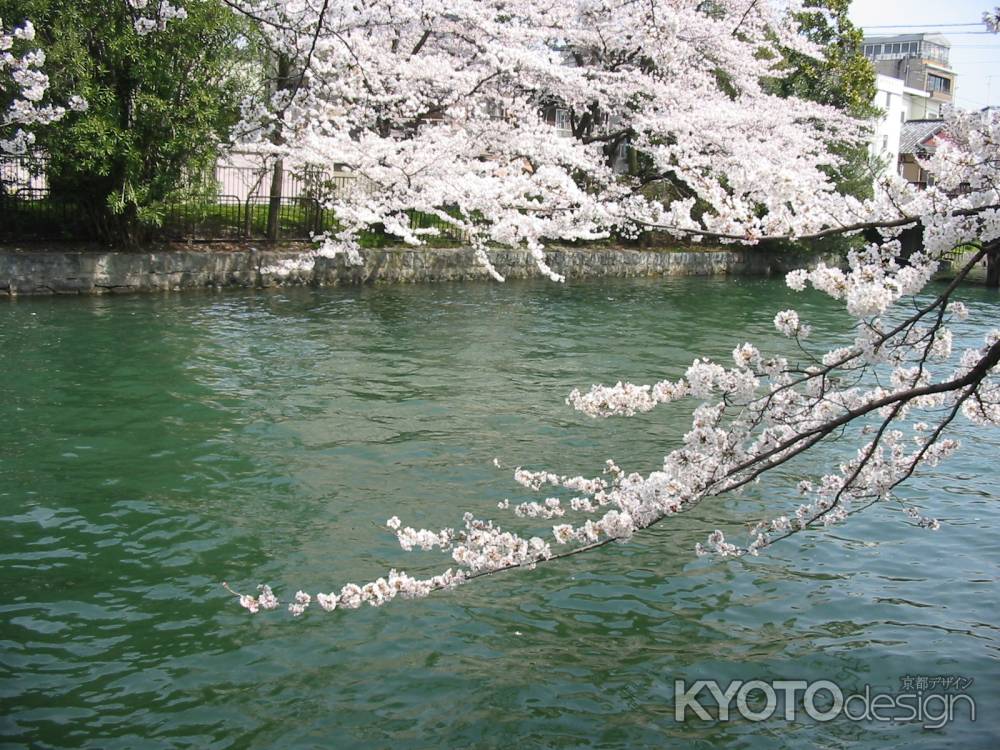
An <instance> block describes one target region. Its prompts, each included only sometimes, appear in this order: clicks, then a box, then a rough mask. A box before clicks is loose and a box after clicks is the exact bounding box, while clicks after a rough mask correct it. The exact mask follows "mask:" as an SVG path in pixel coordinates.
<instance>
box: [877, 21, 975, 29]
mask: <svg viewBox="0 0 1000 750" xmlns="http://www.w3.org/2000/svg"><path fill="white" fill-rule="evenodd" d="M982 25H983V22H982V21H975V22H973V23H911V24H905V23H893V24H889V25H888V26H862V28H865V29H920V28H924V27H925V26H933V27H934V28H936V29H943V28H954V27H958V26H982Z"/></svg>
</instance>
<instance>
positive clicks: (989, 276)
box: [986, 250, 1000, 289]
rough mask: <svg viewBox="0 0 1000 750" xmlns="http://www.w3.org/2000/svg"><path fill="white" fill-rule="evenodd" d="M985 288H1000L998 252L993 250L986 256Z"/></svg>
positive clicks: (999, 256)
mask: <svg viewBox="0 0 1000 750" xmlns="http://www.w3.org/2000/svg"><path fill="white" fill-rule="evenodd" d="M986 286H987V287H989V288H990V289H998V288H1000V250H994V251H993V252H992V253H990V254H989V255H987V256H986Z"/></svg>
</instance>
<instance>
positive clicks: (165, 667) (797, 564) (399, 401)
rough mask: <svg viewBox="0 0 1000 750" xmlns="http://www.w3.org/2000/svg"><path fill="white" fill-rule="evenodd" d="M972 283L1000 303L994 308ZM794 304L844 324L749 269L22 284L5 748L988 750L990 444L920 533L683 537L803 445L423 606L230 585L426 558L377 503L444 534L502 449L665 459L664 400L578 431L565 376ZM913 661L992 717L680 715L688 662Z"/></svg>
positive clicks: (713, 334) (8, 331)
mask: <svg viewBox="0 0 1000 750" xmlns="http://www.w3.org/2000/svg"><path fill="white" fill-rule="evenodd" d="M969 295H970V297H971V300H970V306H971V307H972V308H973V312H974V313H976V312H978V313H981V314H982V313H985V314H986V315H992V317H993V319H994V320H995V319H996V312H997V309H998V301H997V299H996V297H995V296H994V295H991V294H989V293H987V292H985V291H983V290H970V291H969ZM792 305H795V306H796V307H798V309H799V310H800V311H801V312H803V314H804V316H805V317H807V318H809V319H810V320H811V321H812V322H813V323H814V325H815V326H816V329H817V334H818V335H819V336H822V331H823V329H824V328H825V329H833V328H835V327H836V326H837V325H840V324H842V323H843V322H844V318H843V316H842V315H841V314H840V313H839V312H838V311H836V310H835V309H834V308H833V307H832V306H831V305H830V304H828V303H827V302H826V301H824V300H823V299H822V298H820V297H818V296H808V295H805V296H802V295H793V294H792V293H791V292H789V291H788V290H786V289H784V288H783V286H782V285H781V284H779V283H778V282H775V281H756V280H755V281H749V280H740V281H736V280H702V279H693V280H677V281H604V282H593V283H577V284H570V285H567V286H557V285H552V284H547V283H511V284H507V285H503V286H500V285H490V284H456V285H440V286H420V287H402V286H401V287H391V288H361V289H337V290H294V291H283V292H275V293H234V294H221V295H198V294H191V295H185V296H179V297H134V298H119V299H99V298H98V299H84V298H81V299H38V300H19V301H17V302H16V303H12V304H10V305H9V306H7V307H6V309H5V310H4V312H3V315H4V316H5V321H4V325H3V326H2V327H0V348H2V351H3V358H2V360H0V361H2V365H0V367H2V377H0V410H2V411H0V416H2V420H3V421H2V424H3V426H4V440H3V450H2V452H0V470H2V472H3V479H4V481H3V483H2V485H0V516H2V523H0V559H2V560H3V566H2V567H0V582H2V586H3V589H2V590H3V592H4V596H3V599H2V602H0V701H2V710H0V717H2V718H0V737H2V738H3V740H4V741H5V742H6V743H7V744H4V743H3V742H0V746H3V747H19V746H24V747H28V746H30V747H57V748H63V747H96V748H134V747H143V748H146V747H152V748H157V747H163V748H168V747H198V748H216V747H218V748H243V747H252V748H271V747H283V748H307V747H337V748H348V747H358V748H368V747H386V746H389V745H390V744H392V745H393V746H399V747H428V746H439V747H471V746H475V747H501V746H502V747H509V746H525V747H581V746H584V747H644V746H657V747H666V746H672V745H676V744H678V743H680V744H681V745H682V746H704V747H719V746H723V745H725V746H730V745H731V746H735V747H762V748H763V747H768V748H770V747H775V746H779V747H800V746H813V745H819V746H830V747H842V746H847V745H850V746H852V747H853V746H863V747H868V746H878V747H886V746H888V747H897V746H898V747H903V746H911V745H917V746H922V747H928V748H931V747H940V746H943V745H958V744H962V745H965V746H968V747H989V746H990V739H991V737H994V736H995V735H996V733H997V732H998V731H1000V722H998V721H997V719H996V717H995V715H994V714H995V712H993V711H992V702H993V699H994V698H995V697H996V696H997V695H998V688H1000V669H998V664H1000V661H998V656H1000V654H998V645H1000V633H998V632H997V627H998V626H997V623H996V617H995V612H996V608H997V607H996V605H997V593H996V577H997V567H996V566H997V560H998V559H1000V554H998V552H1000V550H998V542H997V539H998V535H997V533H996V532H997V528H998V525H1000V514H998V511H997V506H996V495H995V492H994V489H993V487H994V484H993V481H992V477H991V476H990V473H989V468H991V467H992V462H993V461H995V457H996V455H997V447H998V445H1000V438H998V436H997V435H996V434H995V433H994V434H988V433H982V434H979V435H978V436H976V437H975V438H974V439H972V440H969V441H968V450H966V451H965V452H963V453H962V454H961V455H960V456H959V457H957V458H956V459H955V460H953V461H951V462H950V463H948V464H945V465H943V466H941V467H939V468H938V469H936V470H935V474H934V475H931V476H928V477H926V478H924V479H921V480H920V481H917V482H915V483H914V484H913V485H912V486H911V488H910V489H909V490H908V492H909V497H911V498H912V500H913V501H914V502H915V503H918V504H920V505H923V506H925V507H926V508H927V509H928V511H929V512H930V513H931V514H932V515H935V516H937V517H939V518H941V519H942V521H943V522H945V526H944V528H943V529H942V531H940V532H938V533H936V534H932V533H920V534H914V533H913V531H912V530H910V529H909V528H908V527H906V526H905V525H904V524H902V523H901V522H900V519H899V514H898V513H894V512H890V511H888V510H881V509H874V510H873V512H871V513H869V514H867V515H866V516H864V517H861V518H858V519H856V520H855V521H853V522H851V523H850V524H848V525H846V526H843V527H840V528H837V529H835V530H833V531H832V532H831V533H828V534H816V535H811V536H808V537H807V536H804V535H803V536H802V537H800V538H797V539H795V540H792V541H790V542H788V543H785V544H784V545H783V546H780V547H778V548H775V549H774V550H772V551H771V553H770V554H769V555H767V556H764V557H762V558H760V559H754V560H745V561H731V562H717V561H716V562H712V561H709V560H699V559H696V558H694V557H693V556H692V553H691V550H692V547H693V545H694V542H695V541H697V540H700V539H702V538H703V536H704V535H705V533H706V532H707V531H710V530H711V529H712V528H715V527H716V526H720V527H723V528H726V527H727V525H728V527H729V528H733V527H735V526H737V525H739V524H740V523H741V522H743V521H744V520H746V519H747V518H755V517H757V516H759V515H760V514H761V513H762V512H763V509H764V508H765V507H767V508H782V507H786V506H791V505H792V504H793V503H794V502H795V501H794V498H791V497H789V496H788V494H787V486H788V485H789V480H791V479H795V478H796V474H795V472H796V471H800V470H802V469H803V467H801V466H800V467H789V468H787V469H785V470H784V476H775V477H774V478H773V479H771V480H769V481H768V482H766V483H764V484H762V485H761V486H759V487H757V488H756V489H755V492H754V493H752V494H750V495H748V496H745V497H742V498H739V499H732V500H726V501H724V502H721V503H719V504H717V505H716V506H715V507H708V506H706V507H703V508H701V509H699V510H698V511H697V512H696V513H694V514H691V515H689V516H686V517H682V518H678V519H676V520H675V522H673V523H671V524H667V525H664V526H663V527H662V528H659V527H658V528H657V529H655V530H651V531H650V532H649V533H647V534H645V535H643V536H641V537H640V538H639V539H637V540H635V541H634V542H633V543H631V544H628V545H616V546H614V547H613V548H610V549H605V550H604V551H602V552H600V553H599V554H595V555H592V556H589V557H582V558H575V559H571V560H567V561H565V563H561V564H559V565H558V566H552V567H548V568H544V569H539V570H536V571H534V572H531V573H526V574H524V575H508V576H502V577H498V578H495V579H491V580H487V581H485V582H483V583H482V584H481V585H476V586H468V587H465V588H462V589H459V590H457V591H455V592H450V593H447V594H443V595H440V596H436V597H433V598H431V599H429V600H425V601H420V602H413V603H395V604H393V605H391V606H390V607H388V608H385V609H381V610H372V609H365V610H361V611H358V612H354V613H349V614H344V613H335V614H333V615H323V614H322V613H320V612H310V613H308V614H307V616H305V617H303V618H301V619H300V620H294V621H293V620H291V619H290V618H288V617H286V616H284V614H283V613H272V615H269V616H260V617H257V618H252V619H251V618H248V617H246V616H244V615H243V613H242V611H241V610H239V609H238V608H237V607H236V606H235V605H234V603H233V602H232V601H231V600H230V599H228V598H227V597H226V596H224V594H223V592H222V591H221V589H220V588H219V585H218V584H219V581H221V580H230V581H233V582H234V583H236V584H237V585H239V586H241V587H243V588H252V587H253V585H254V584H255V583H257V582H258V581H267V582H270V583H271V584H272V585H274V586H275V587H276V589H279V590H280V591H282V592H286V593H287V592H290V591H294V590H295V589H296V588H305V589H307V590H313V591H316V590H329V589H331V588H333V587H335V586H336V587H339V585H341V584H342V583H343V582H344V581H346V580H359V579H366V580H367V579H368V578H369V577H371V576H374V575H379V574H381V573H382V572H384V570H385V569H387V568H388V567H409V568H421V567H426V566H429V565H434V564H436V558H434V557H433V556H424V557H420V556H416V557H413V556H407V555H405V553H402V552H401V551H400V550H399V549H398V548H397V547H396V546H395V545H394V543H393V540H392V539H391V538H390V537H389V536H388V535H386V534H385V533H383V532H382V531H381V530H380V529H379V524H381V523H382V522H383V521H384V519H385V518H387V517H388V516H390V515H393V514H398V515H399V516H400V517H401V518H403V520H404V521H405V522H407V523H412V524H413V525H425V526H436V525H451V524H454V523H455V522H456V521H457V520H458V519H459V518H460V517H461V514H462V512H464V511H465V510H473V511H476V512H477V513H480V514H488V513H489V509H490V508H491V507H494V506H495V504H496V502H497V501H499V500H501V499H503V498H504V497H510V498H511V499H512V500H513V499H521V498H523V497H524V496H523V492H522V491H521V490H520V488H519V487H517V486H516V485H514V484H513V482H512V481H511V480H510V477H509V472H507V471H504V472H497V471H496V470H495V469H494V468H493V467H492V465H491V461H492V459H493V458H494V457H498V458H500V460H501V461H502V462H503V464H504V465H505V466H508V467H512V466H516V465H527V466H533V467H538V468H542V467H545V468H553V469H557V470H562V471H567V472H573V473H577V472H580V473H584V474H592V473H595V472H597V471H599V469H600V467H601V465H602V463H603V460H604V459H605V458H608V457H615V458H616V459H617V460H618V461H619V462H620V463H622V464H623V465H624V466H626V468H628V469H635V470H644V471H648V470H650V469H652V468H655V467H656V466H657V464H658V462H659V461H660V460H661V459H662V456H663V454H664V453H665V452H666V450H668V449H669V448H670V446H671V445H672V444H675V443H676V441H677V439H678V438H679V436H680V435H681V434H682V433H683V431H684V426H685V418H684V409H683V407H682V406H681V405H673V406H670V407H667V408H664V409H663V410H662V411H658V412H654V413H652V414H649V415H644V416H641V417H637V418H634V419H630V420H612V421H601V422H598V421H593V420H590V419H587V418H584V417H581V416H579V415H577V414H575V413H573V412H571V411H570V410H569V409H568V408H567V407H566V406H565V405H564V404H563V399H564V397H565V395H566V393H567V392H568V391H569V390H571V389H572V388H574V387H580V386H583V387H586V386H587V385H589V384H590V383H592V382H609V381H610V382H614V381H615V380H617V379H619V378H622V377H628V378H631V379H633V380H635V381H639V382H642V381H650V380H653V379H657V378H660V377H664V376H668V375H671V376H676V375H677V374H678V373H679V371H680V370H681V368H683V367H684V366H686V364H688V363H689V362H690V360H691V359H692V358H693V357H694V356H696V355H699V354H705V353H707V354H711V355H713V356H716V357H720V358H721V357H728V353H729V352H730V351H731V350H732V348H733V346H734V345H736V344H738V343H742V341H744V340H747V339H750V340H754V341H761V342H764V343H767V342H771V343H772V344H777V342H776V340H775V338H774V336H773V335H772V333H773V331H772V328H771V319H772V317H773V315H774V311H775V310H777V309H782V308H784V307H788V306H792ZM978 333H979V332H977V331H976V330H975V329H973V328H972V327H971V324H970V326H969V327H968V328H966V329H964V330H962V331H960V334H961V335H963V336H967V337H972V336H975V335H977V334H978ZM811 466H812V467H815V466H816V464H815V462H813V463H812V464H811ZM905 675H964V676H967V677H973V678H975V683H974V685H973V686H972V688H970V692H971V694H972V695H973V696H974V697H975V698H976V700H977V702H978V705H979V707H980V715H979V717H978V721H977V722H976V723H975V724H972V723H970V722H968V721H958V722H956V723H954V724H952V725H949V726H947V727H945V728H944V729H943V730H940V731H937V732H928V731H924V730H921V729H920V727H919V726H916V725H904V726H898V725H878V724H873V723H863V722H862V723H851V722H845V721H839V720H838V721H834V722H831V723H829V724H819V723H816V722H811V721H804V722H799V723H794V724H788V723H786V722H783V721H777V720H773V721H768V722H764V723H761V724H754V723H750V722H746V721H732V722H728V723H719V722H706V721H701V720H697V719H689V720H688V721H686V722H684V723H682V724H679V723H677V722H675V721H674V720H673V708H672V707H673V690H674V680H675V679H687V680H688V681H691V680H694V679H698V678H705V679H716V680H719V681H721V682H723V683H725V682H728V681H729V680H731V679H744V680H746V679H753V678H761V679H778V678H793V679H818V678H823V679H830V680H834V681H838V682H840V683H841V684H842V685H843V686H844V688H845V690H856V689H861V688H863V686H864V685H865V684H870V685H872V687H873V690H881V691H898V690H899V689H900V683H899V680H900V678H901V677H902V676H905Z"/></svg>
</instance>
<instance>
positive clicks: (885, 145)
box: [882, 135, 889, 151]
mask: <svg viewBox="0 0 1000 750" xmlns="http://www.w3.org/2000/svg"><path fill="white" fill-rule="evenodd" d="M882 150H883V151H888V150H889V136H887V135H883V136H882Z"/></svg>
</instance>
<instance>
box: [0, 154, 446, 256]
mask: <svg viewBox="0 0 1000 750" xmlns="http://www.w3.org/2000/svg"><path fill="white" fill-rule="evenodd" d="M243 161H244V162H245V163H236V164H233V163H220V164H217V165H216V167H215V169H214V173H213V174H211V175H209V176H207V178H206V177H203V178H202V179H199V180H197V181H192V182H191V184H189V185H188V186H187V187H186V188H185V189H184V190H182V191H179V196H180V197H178V198H176V199H173V200H169V201H165V202H164V203H163V204H162V205H161V206H160V208H159V210H158V212H157V215H156V217H155V219H154V220H150V221H148V222H147V223H146V226H145V229H146V231H147V233H148V234H149V235H150V236H151V237H153V238H156V239H163V240H176V241H187V240H199V241H211V240H234V241H235V240H247V239H283V240H307V239H310V238H311V237H313V236H314V235H317V234H321V233H323V232H327V231H336V230H337V229H338V228H339V225H338V222H337V218H336V216H335V215H334V212H333V211H331V210H330V209H329V208H327V207H326V201H327V199H328V198H330V197H339V196H343V195H345V194H346V193H348V192H349V191H356V190H366V189H368V188H367V187H366V185H365V181H364V180H363V179H360V178H358V177H356V176H354V175H351V174H349V173H345V172H327V171H323V170H317V169H281V170H279V172H278V175H277V178H275V167H274V163H273V161H272V162H264V161H261V163H259V164H254V163H252V160H251V159H249V158H246V159H244V160H243ZM47 175H48V161H47V160H46V158H45V157H44V156H41V155H37V154H29V155H22V156H5V157H3V158H2V159H0V241H18V240H90V239H96V238H97V237H96V234H97V230H96V227H95V226H94V225H93V224H92V221H91V219H90V217H89V216H88V213H87V211H86V210H85V209H84V206H83V204H82V202H81V201H80V200H79V199H78V198H76V197H75V196H72V195H64V194H62V193H58V192H53V191H52V190H51V189H50V186H49V182H48V176H47ZM275 187H276V188H277V190H274V188H275ZM272 192H273V193H274V194H273V195H272ZM410 223H411V226H413V227H433V228H436V229H437V230H438V232H439V235H438V237H439V238H440V239H441V240H443V241H444V242H461V241H462V239H463V234H462V232H461V230H459V229H457V228H456V227H454V226H453V225H451V224H449V223H448V222H445V221H442V220H441V219H440V217H438V216H436V215H433V214H425V213H419V212H410ZM391 241H392V238H391V237H387V236H386V235H385V233H384V232H382V231H381V230H380V228H379V227H375V228H372V229H371V230H369V231H366V232H364V233H362V236H361V242H362V244H363V245H367V246H377V245H383V244H387V243H389V242H391Z"/></svg>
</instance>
